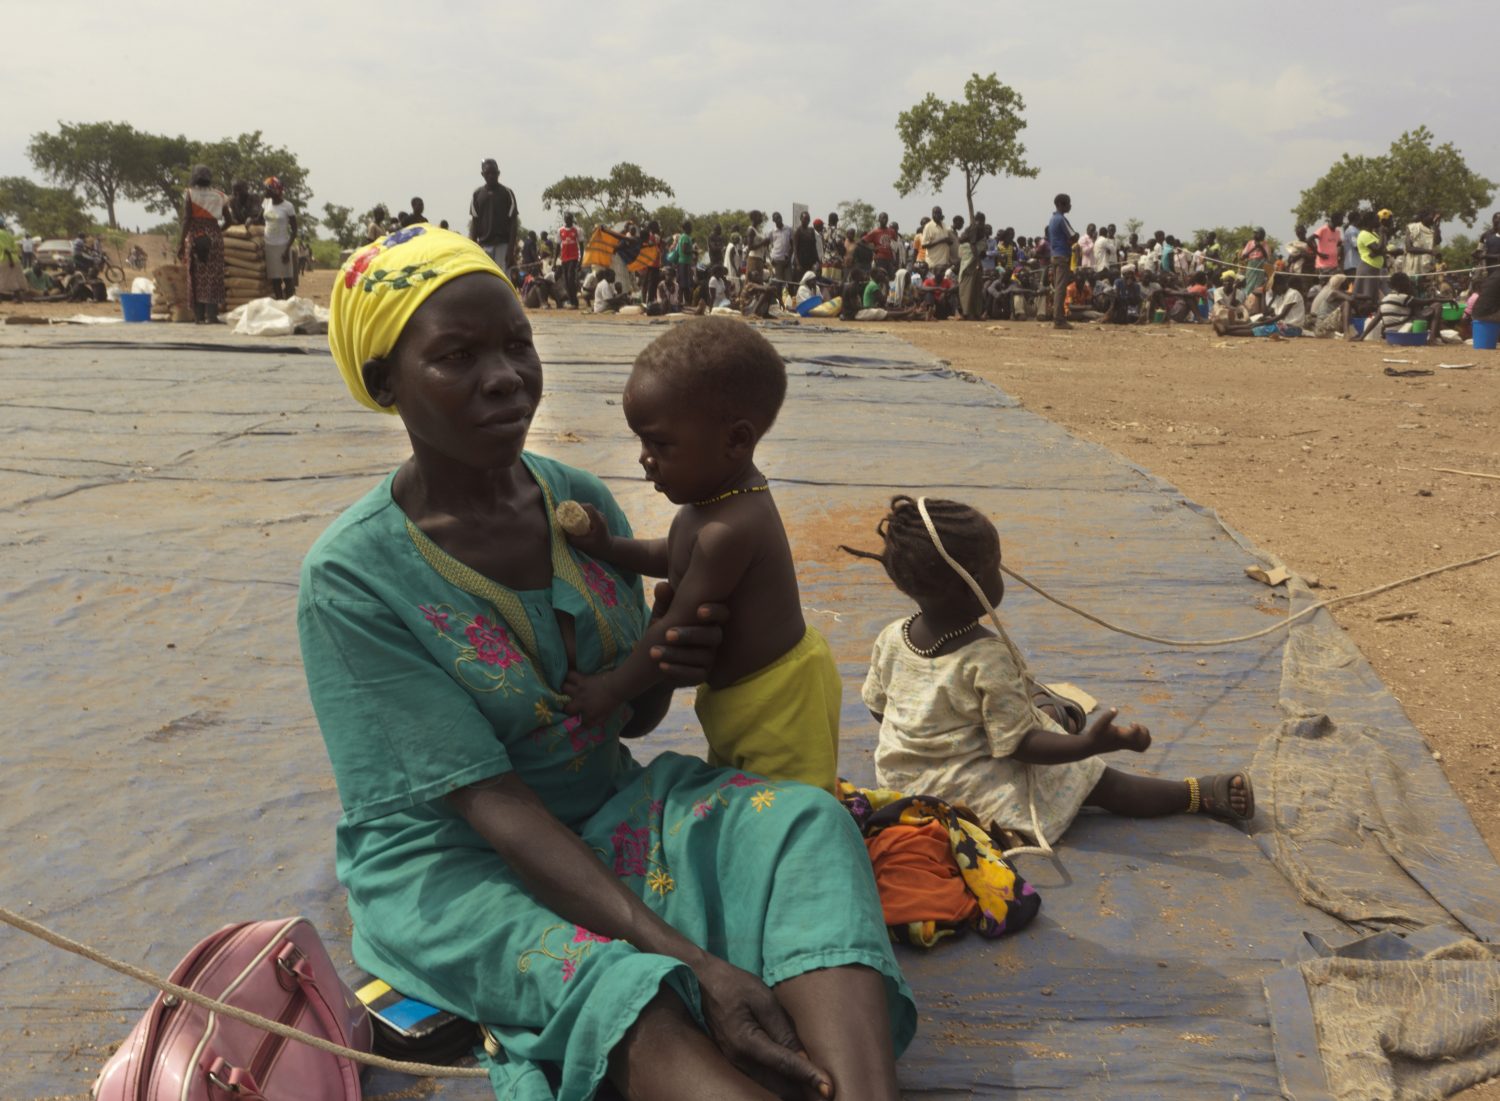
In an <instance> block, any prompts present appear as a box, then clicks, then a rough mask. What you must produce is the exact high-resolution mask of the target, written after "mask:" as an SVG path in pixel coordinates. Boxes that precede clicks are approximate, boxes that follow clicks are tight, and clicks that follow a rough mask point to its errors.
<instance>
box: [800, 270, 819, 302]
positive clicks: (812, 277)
mask: <svg viewBox="0 0 1500 1101" xmlns="http://www.w3.org/2000/svg"><path fill="white" fill-rule="evenodd" d="M821 297H822V295H821V294H820V293H819V291H818V273H817V272H815V271H805V272H803V273H802V278H801V280H799V281H798V283H797V305H799V306H800V305H802V303H804V302H806V301H807V300H808V299H809V298H821Z"/></svg>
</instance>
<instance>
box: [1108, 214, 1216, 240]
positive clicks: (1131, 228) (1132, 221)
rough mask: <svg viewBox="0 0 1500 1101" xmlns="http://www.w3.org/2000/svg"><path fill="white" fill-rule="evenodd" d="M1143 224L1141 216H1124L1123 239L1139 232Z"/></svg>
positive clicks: (1128, 238) (1127, 238)
mask: <svg viewBox="0 0 1500 1101" xmlns="http://www.w3.org/2000/svg"><path fill="white" fill-rule="evenodd" d="M1145 224H1146V223H1145V221H1144V220H1143V219H1141V218H1126V219H1125V239H1126V240H1127V241H1128V240H1130V235H1131V234H1133V233H1139V232H1140V231H1141V227H1142V226H1143V225H1145ZM1199 232H1204V231H1202V230H1200V231H1199Z"/></svg>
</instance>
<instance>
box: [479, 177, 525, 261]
mask: <svg viewBox="0 0 1500 1101" xmlns="http://www.w3.org/2000/svg"><path fill="white" fill-rule="evenodd" d="M479 174H480V175H481V176H483V177H484V186H483V187H479V188H476V189H475V190H474V198H473V200H472V201H471V202H470V203H469V237H470V239H472V240H473V241H475V242H476V243H477V244H478V245H479V247H480V248H482V249H484V251H485V252H487V253H489V255H490V259H491V260H493V261H495V263H496V264H498V265H499V267H500V270H501V271H504V272H508V271H509V270H510V254H511V249H512V248H513V247H514V245H515V240H516V229H517V227H518V225H519V221H520V219H519V212H518V211H517V209H516V193H515V192H514V191H512V190H511V189H510V188H508V187H506V186H505V185H504V184H503V183H501V182H500V166H499V165H498V164H496V163H495V159H494V158H493V157H486V158H485V159H484V161H483V162H482V163H481V164H480V165H479Z"/></svg>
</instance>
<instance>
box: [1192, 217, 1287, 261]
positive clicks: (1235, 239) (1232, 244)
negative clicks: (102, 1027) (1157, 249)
mask: <svg viewBox="0 0 1500 1101" xmlns="http://www.w3.org/2000/svg"><path fill="white" fill-rule="evenodd" d="M1259 228H1260V227H1259V226H1251V225H1244V226H1234V227H1233V228H1231V227H1229V226H1210V227H1209V228H1207V229H1198V230H1194V231H1193V248H1195V249H1196V248H1201V247H1202V246H1203V242H1204V241H1205V240H1206V239H1207V238H1208V235H1209V234H1210V233H1213V234H1215V235H1216V237H1217V239H1218V242H1219V256H1220V257H1221V258H1222V259H1224V260H1233V261H1234V262H1235V263H1240V262H1241V261H1240V253H1241V252H1243V251H1244V249H1245V246H1246V245H1247V244H1249V243H1250V238H1252V237H1254V236H1255V231H1256V230H1257V229H1259ZM1280 249H1281V241H1280V240H1279V239H1278V238H1275V237H1272V236H1271V235H1270V234H1266V251H1267V252H1269V253H1270V254H1271V255H1272V256H1275V255H1276V253H1277V252H1278V251H1279V250H1280Z"/></svg>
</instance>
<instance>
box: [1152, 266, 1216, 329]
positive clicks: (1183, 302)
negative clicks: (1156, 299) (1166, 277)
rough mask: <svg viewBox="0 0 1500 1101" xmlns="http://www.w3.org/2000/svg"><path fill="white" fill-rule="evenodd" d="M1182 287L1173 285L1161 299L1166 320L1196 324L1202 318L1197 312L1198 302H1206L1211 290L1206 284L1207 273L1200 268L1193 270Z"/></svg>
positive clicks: (1211, 295)
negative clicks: (1165, 312)
mask: <svg viewBox="0 0 1500 1101" xmlns="http://www.w3.org/2000/svg"><path fill="white" fill-rule="evenodd" d="M1184 282H1185V285H1184V286H1182V287H1173V288H1172V290H1171V291H1170V292H1168V294H1167V295H1166V297H1165V298H1164V299H1163V308H1164V309H1165V310H1166V311H1167V320H1168V321H1175V322H1178V323H1181V322H1187V323H1189V324H1196V323H1198V322H1200V321H1202V320H1203V318H1202V316H1201V315H1200V314H1199V312H1198V306H1199V304H1200V303H1204V304H1206V303H1208V301H1209V300H1210V298H1212V297H1213V291H1212V290H1210V289H1209V286H1208V275H1207V273H1205V272H1204V271H1203V270H1202V269H1199V270H1198V271H1195V272H1193V274H1192V276H1191V277H1190V278H1188V279H1187V280H1185V281H1184Z"/></svg>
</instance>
